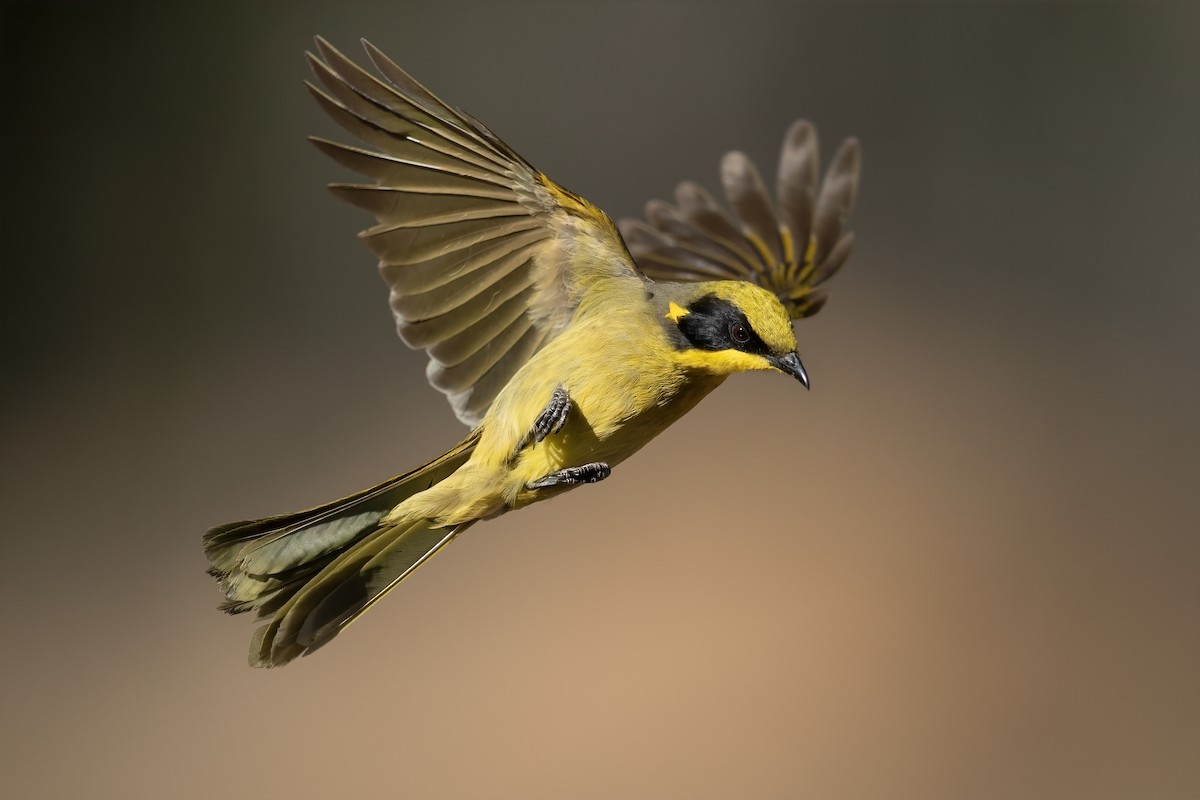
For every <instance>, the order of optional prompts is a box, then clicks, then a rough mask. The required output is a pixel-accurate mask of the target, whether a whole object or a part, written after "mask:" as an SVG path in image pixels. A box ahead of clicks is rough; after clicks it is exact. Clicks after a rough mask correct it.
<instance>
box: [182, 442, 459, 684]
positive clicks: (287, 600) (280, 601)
mask: <svg viewBox="0 0 1200 800" xmlns="http://www.w3.org/2000/svg"><path fill="white" fill-rule="evenodd" d="M478 439H479V432H478V431H473V432H472V433H471V434H470V435H469V436H468V437H467V438H466V439H464V440H463V441H462V442H460V443H459V444H458V445H457V446H455V447H454V448H453V449H451V450H450V451H449V452H447V453H446V454H445V455H443V456H441V457H439V458H437V459H434V460H433V461H431V462H429V463H428V464H426V465H424V466H423V467H420V468H418V469H415V470H413V471H411V472H408V473H405V474H404V475H400V476H398V477H396V478H392V479H391V480H389V481H386V482H384V483H381V484H379V485H378V486H374V487H372V488H370V489H367V490H365V491H362V492H359V493H357V494H354V495H351V496H350V497H347V498H344V499H342V500H337V501H334V502H332V503H327V504H325V505H322V506H318V507H317V508H313V509H310V510H308V511H301V512H298V513H294V514H283V515H279V516H274V517H267V518H265V519H259V520H246V521H242V522H234V523H230V524H228V525H222V526H220V527H217V528H214V529H213V530H211V531H209V533H208V534H207V535H206V536H205V537H204V552H205V554H206V555H207V556H208V560H209V564H210V568H209V570H208V571H209V574H211V575H213V576H214V577H215V578H217V580H218V582H219V583H220V585H221V588H222V590H224V592H225V602H224V603H222V604H221V605H220V606H219V607H220V609H221V610H223V611H226V612H228V613H231V614H238V613H242V612H246V611H252V610H256V611H257V612H258V618H259V619H260V620H263V619H269V620H270V622H269V623H268V624H267V625H264V626H263V627H262V628H260V629H259V631H258V632H257V633H256V635H255V638H254V640H253V641H252V644H251V653H250V661H251V663H252V664H254V665H256V666H274V665H277V664H284V663H287V662H288V661H290V660H291V659H292V658H295V656H297V655H299V654H300V653H302V652H305V651H306V650H311V649H315V647H316V646H319V644H323V643H324V642H326V641H328V640H329V639H331V638H332V637H333V636H334V635H336V633H337V632H338V631H339V630H341V629H342V628H344V627H345V626H346V625H347V624H349V622H350V621H352V620H353V619H354V618H355V617H357V616H358V614H361V613H362V611H364V610H365V609H366V608H367V607H369V606H370V605H371V604H373V603H374V602H375V600H377V599H378V598H379V597H381V596H382V595H383V594H384V593H385V592H386V591H387V590H388V589H389V588H391V586H392V585H394V584H395V583H398V582H399V581H400V580H401V579H402V578H403V577H405V576H406V575H408V574H409V573H410V572H412V570H413V569H415V568H416V567H417V566H419V565H420V564H421V563H424V561H425V560H427V559H428V557H429V556H430V555H432V553H433V552H436V550H438V549H439V548H440V547H441V546H442V545H443V544H445V542H446V541H449V539H451V538H453V536H454V535H455V534H456V533H457V532H458V531H459V530H462V529H463V527H465V526H459V527H458V528H454V529H441V530H440V532H439V533H437V534H433V533H430V531H431V530H433V529H431V528H430V527H429V526H428V524H426V523H423V522H421V523H420V524H415V523H403V524H401V525H400V526H386V527H383V528H380V527H378V523H379V521H380V520H381V519H382V518H383V517H384V515H386V514H387V513H388V511H390V510H391V509H392V508H394V507H395V506H396V505H398V504H399V503H400V502H402V501H403V500H405V499H407V498H408V497H411V496H412V495H414V494H416V493H417V492H420V491H423V490H424V489H426V488H428V487H429V486H432V485H433V484H436V483H438V482H440V481H442V480H444V479H445V478H446V477H447V476H449V475H450V474H451V473H452V472H454V471H455V470H456V469H458V468H459V467H461V466H462V465H463V464H465V463H466V461H467V460H468V458H470V455H471V452H472V451H473V450H474V448H475V444H476V443H477V442H478ZM435 540H436V541H435ZM422 547H425V548H426V549H425V551H424V552H420V553H418V552H417V551H419V550H420V549H421V548H422ZM396 552H401V553H404V554H405V557H397V558H384V561H385V562H386V563H375V564H372V565H371V566H370V568H369V569H367V566H368V562H370V561H371V560H372V559H374V558H375V557H376V556H381V557H382V556H384V554H385V553H396ZM405 558H409V560H410V563H409V564H408V566H406V567H405V566H401V562H403V561H404V560H405ZM359 568H362V569H363V571H362V574H361V580H360V582H361V583H362V585H361V587H360V589H359V590H352V589H351V588H350V586H352V585H353V584H354V581H355V578H354V575H356V574H358V573H357V570H358V569H359ZM385 575H389V577H387V578H386V580H385V579H384V576H385ZM338 587H342V588H340V589H339V588H338ZM334 591H336V596H337V597H338V598H340V599H339V600H334V599H329V602H328V603H324V604H322V601H323V600H325V599H327V598H326V595H328V594H330V593H331V592H334ZM356 592H358V595H361V602H359V603H358V604H357V605H356V604H355V602H354V598H355V597H356V596H358V595H356V594H355V593H356ZM318 606H320V608H321V611H320V612H319V613H318V614H317V615H316V616H314V617H313V620H314V621H313V622H312V624H310V625H309V627H308V629H307V633H306V634H305V635H304V636H303V637H300V638H297V636H298V634H299V633H300V629H301V627H302V626H303V625H304V623H305V620H306V619H307V615H308V613H309V612H313V611H314V610H315V609H317V607H318ZM301 612H303V616H298V615H300V614H301ZM289 615H290V616H289ZM317 620H322V621H320V622H317ZM285 623H286V624H285ZM331 624H332V625H333V626H334V627H332V628H330V627H329V626H330V625H331ZM268 632H269V633H270V636H269V638H266V639H265V640H264V638H263V637H264V636H266V635H267V633H268ZM318 638H319V640H320V641H319V643H318ZM264 648H265V649H264ZM297 648H298V649H297Z"/></svg>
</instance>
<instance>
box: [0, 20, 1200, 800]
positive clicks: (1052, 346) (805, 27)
mask: <svg viewBox="0 0 1200 800" xmlns="http://www.w3.org/2000/svg"><path fill="white" fill-rule="evenodd" d="M2 8H3V11H2V16H0V20H2V37H3V38H2V46H0V56H2V58H3V77H2V78H0V80H2V81H3V86H4V107H5V110H4V113H3V115H2V120H3V121H2V122H0V132H2V137H3V140H2V141H3V150H2V153H3V160H2V165H3V187H4V188H3V192H2V195H0V202H2V203H3V217H2V219H3V222H2V232H3V259H2V260H3V287H4V288H3V293H2V294H3V314H2V315H0V325H2V327H3V348H4V354H3V357H4V365H5V366H4V373H5V377H4V392H3V397H2V399H0V404H2V405H0V426H2V435H0V441H2V442H3V446H2V449H0V471H2V475H0V477H2V480H0V497H2V502H3V508H4V519H5V530H4V534H3V536H4V558H3V573H4V576H3V580H2V581H0V593H2V594H3V597H4V608H5V609H6V613H5V614H4V615H3V617H2V619H0V637H2V641H3V642H4V657H3V659H0V680H2V688H0V691H2V692H3V696H4V697H3V708H4V712H3V714H0V794H3V795H5V796H7V797H21V798H40V797H45V798H68V797H69V798H102V797H120V798H163V797H173V798H192V797H196V798H200V797H204V798H211V797H214V796H216V797H255V798H276V797H279V798H285V797H286V798H296V797H318V796H330V795H332V794H334V793H336V794H339V795H354V794H359V795H361V796H367V795H373V796H374V795H378V796H391V795H400V796H406V797H420V798H431V799H432V798H461V797H489V798H563V797H569V798H610V797H655V798H675V797H679V798H682V797H687V798H728V797H746V798H794V797H819V798H830V799H833V798H922V799H923V800H928V799H929V798H973V799H974V800H986V799H987V798H1028V797H1039V798H1080V797H1088V798H1131V797H1138V798H1194V797H1196V796H1198V795H1200V760H1198V759H1197V753H1200V580H1198V574H1200V503H1198V502H1197V497H1196V493H1197V489H1198V481H1197V479H1198V477H1200V457H1198V452H1200V441H1198V439H1200V437H1198V436H1197V410H1198V409H1200V370H1198V369H1197V364H1198V363H1200V361H1198V356H1200V352H1198V351H1200V341H1198V340H1200V336H1198V334H1200V325H1198V318H1197V317H1198V314H1197V297H1198V296H1200V262H1198V257H1197V252H1198V250H1200V240H1198V237H1197V221H1198V219H1200V160H1198V156H1197V142H1200V102H1198V100H1197V98H1198V97H1200V93H1198V90H1200V16H1198V14H1197V12H1196V10H1195V8H1196V7H1195V6H1190V7H1189V6H1187V5H1185V4H1179V5H1174V6H1172V5H1159V6H1145V5H1141V4H1138V5H1133V4H1130V5H1116V4H1105V5H1088V4H1072V5H1037V4H1024V5H1014V6H1010V5H988V4H970V5H963V6H954V5H949V4H946V5H941V4H919V5H910V4H906V3H885V4H837V5H834V4H821V5H809V4H803V3H778V4H760V3H754V2H737V3H727V4H700V3H696V4H693V3H682V2H661V3H617V2H614V3H604V4H584V3H578V4H568V3H550V2H545V3H538V2H522V3H501V2H490V3H477V4H464V3H450V2H437V3H405V2H388V3H366V2H339V3H337V4H332V3H331V4H317V3H304V4H271V3H199V4H195V3H192V4H176V5H169V4H156V5H143V6H135V5H113V4H102V3H88V4H69V3H17V4H12V3H6V4H5V5H3V7H2ZM317 33H320V34H322V35H324V36H326V37H327V38H329V39H330V40H331V41H332V42H333V43H334V44H335V45H337V46H339V47H341V48H343V49H344V50H346V52H348V53H353V54H354V55H355V57H356V58H357V57H359V54H360V52H361V51H359V49H358V45H357V40H358V38H359V37H367V38H369V39H371V40H372V41H373V42H374V43H375V44H377V45H379V46H380V47H381V48H382V49H383V50H384V51H385V52H387V53H389V54H390V55H391V56H392V57H393V58H394V59H395V60H396V61H398V62H399V63H400V64H401V65H403V66H405V67H406V68H407V69H409V70H410V71H411V72H412V73H413V74H414V75H415V76H417V77H418V79H420V80H421V81H423V82H425V83H426V84H427V85H429V86H430V87H431V88H432V89H433V90H434V91H436V92H438V93H439V94H441V95H442V96H443V97H444V98H446V99H447V100H448V101H449V102H451V103H452V104H456V105H459V106H461V107H462V108H465V109H467V110H469V111H470V112H471V113H472V114H474V115H476V116H477V117H479V118H480V119H481V120H483V121H485V123H486V124H488V125H489V126H490V127H492V128H493V129H494V130H496V131H497V132H498V133H499V134H500V135H501V136H503V137H505V139H507V141H508V142H509V143H510V144H511V145H513V146H514V147H515V148H516V149H517V150H518V151H519V152H521V153H522V154H524V155H525V156H526V157H527V158H529V159H530V160H531V161H532V162H533V163H534V164H536V165H537V166H538V167H539V168H541V169H542V170H544V171H546V172H547V173H549V174H550V175H551V176H553V177H554V178H555V179H556V180H558V181H559V182H561V183H563V184H564V185H566V186H567V187H569V188H571V189H572V190H574V191H576V192H579V193H580V194H582V195H584V196H586V197H587V198H589V199H591V200H592V201H594V202H596V203H597V204H598V205H600V206H601V207H602V208H604V209H606V210H607V211H608V212H609V213H610V214H612V215H613V216H614V217H622V216H630V215H636V214H640V212H641V208H642V204H643V203H644V202H645V201H646V200H648V199H650V198H652V197H666V196H669V194H670V192H671V191H672V189H673V187H674V185H675V183H676V182H677V181H679V180H681V179H684V178H696V179H700V180H702V182H704V183H705V184H706V185H708V186H709V187H710V188H713V189H715V188H717V186H718V183H717V162H718V159H719V157H720V156H721V154H722V153H724V152H725V151H726V150H729V149H733V148H738V149H742V150H744V151H746V152H747V153H748V154H750V155H751V156H752V157H753V158H754V159H755V160H756V161H758V162H759V164H760V165H762V167H763V169H764V172H766V173H767V174H773V172H774V162H775V159H776V156H777V152H778V146H779V142H780V140H781V137H782V135H783V132H784V130H785V129H786V126H787V125H788V123H789V122H790V121H791V120H792V119H794V118H796V117H798V116H805V117H808V118H809V119H812V120H813V121H814V122H815V123H816V124H817V126H818V128H819V130H820V132H821V134H822V136H823V143H824V152H825V153H826V154H830V153H832V151H833V148H834V147H835V146H836V144H837V142H838V141H840V139H841V138H843V137H845V136H847V135H857V136H859V137H860V138H861V139H862V142H863V147H864V153H865V169H864V181H863V186H862V192H861V195H860V203H859V206H858V209H857V211H856V214H855V219H854V227H855V229H856V230H857V232H858V245H857V250H856V252H855V255H854V257H853V258H852V259H851V262H850V265H849V267H848V269H847V270H846V271H845V272H844V273H842V274H841V275H839V276H838V278H837V279H836V280H835V281H834V283H833V284H832V289H833V293H832V299H831V301H830V303H829V305H828V306H827V308H826V309H825V311H823V312H822V313H821V314H820V315H819V316H817V317H816V318H814V319H812V320H809V321H805V322H803V323H801V324H800V325H799V326H798V335H799V339H800V344H801V353H802V355H803V357H804V360H805V363H806V364H807V366H808V368H809V371H810V373H811V374H812V377H813V391H812V392H811V393H805V392H803V391H801V390H799V389H798V387H797V386H796V385H795V382H794V381H789V380H785V379H781V378H779V377H778V376H769V375H749V376H740V377H738V378H735V379H733V380H730V381H729V382H728V383H727V384H726V385H725V386H724V387H723V388H722V389H721V390H720V391H718V392H717V393H716V394H714V395H713V396H712V397H711V398H709V399H708V400H707V401H706V402H705V403H703V404H702V405H701V406H700V407H699V408H698V409H697V410H696V411H695V412H694V413H692V414H691V415H689V416H688V417H687V418H685V419H684V420H683V421H682V422H680V423H679V424H677V425H676V426H675V427H674V428H672V429H671V430H669V431H668V432H667V433H665V434H664V435H663V436H662V437H661V438H660V439H658V440H657V441H656V442H654V443H653V444H652V445H650V446H649V447H648V448H646V449H645V450H644V451H643V452H642V453H640V454H639V455H638V456H637V457H635V458H634V459H632V460H631V461H629V462H628V463H626V464H624V465H623V466H622V467H621V468H620V469H619V470H617V472H616V473H615V475H614V477H613V478H612V479H610V480H608V481H607V482H605V483H603V484H600V485H598V486H595V487H589V488H587V489H586V490H583V491H579V492H575V493H572V494H571V495H569V496H568V497H565V498H562V499H560V500H557V501H555V502H553V503H547V504H543V505H541V506H538V507H534V508H531V509H528V510H526V511H523V512H522V513H520V514H513V515H509V516H508V517H505V518H502V519H500V520H497V521H494V522H490V523H488V524H486V525H482V526H479V527H477V528H474V529H473V530H471V532H470V533H469V535H467V536H465V537H464V538H463V539H461V540H459V541H458V542H457V543H456V544H455V545H454V546H453V547H451V548H449V549H448V550H447V551H446V553H445V554H444V555H443V556H441V557H440V558H438V559H437V560H436V561H435V562H434V563H433V564H432V565H430V566H429V567H428V568H426V569H424V570H422V571H421V572H420V573H419V574H418V575H417V576H416V577H415V578H414V579H413V580H412V581H410V582H408V583H406V584H405V585H404V586H403V587H402V588H400V589H399V590H398V591H397V592H395V593H394V594H393V595H392V596H390V597H388V598H387V601H386V602H384V603H381V604H380V605H379V606H378V607H377V608H376V609H375V610H374V611H372V612H371V613H370V614H369V615H367V616H366V617H365V618H364V619H363V620H362V621H361V622H360V623H358V624H357V625H356V626H355V627H354V629H353V630H352V631H350V632H349V633H347V634H346V635H344V636H342V637H340V638H339V639H338V641H337V643H336V645H335V646H332V647H330V648H328V649H326V650H323V651H322V652H321V653H319V654H318V655H317V656H315V657H313V658H309V659H304V660H302V661H301V662H299V663H296V664H294V665H292V666H289V667H287V668H286V669H282V670H274V671H255V670H251V669H250V668H248V667H247V666H246V663H245V650H246V646H247V643H248V640H249V637H250V633H251V629H252V625H251V622H250V620H249V619H247V618H245V617H241V618H229V617H226V616H224V615H221V614H219V613H217V611H216V610H215V606H216V604H217V603H218V601H219V600H220V597H219V594H218V591H217V588H216V587H215V585H213V583H212V581H211V579H209V578H208V577H207V576H206V575H205V574H204V568H205V566H206V564H205V560H204V557H203V555H202V553H201V549H200V535H201V534H202V533H203V531H204V530H205V529H207V528H208V527H210V526H212V525H215V524H218V523H222V522H226V521H229V520H231V519H238V518H245V517H253V516H263V515H266V514H271V513H278V512H283V511H288V510H293V509H295V508H299V507H306V506H309V505H312V504H314V503H316V502H319V501H324V500H327V499H330V498H333V497H336V496H340V495H344V494H347V493H349V492H351V491H354V490H357V489H359V488H362V487H364V486H366V485H369V484H372V483H375V482H377V481H379V480H381V479H383V478H386V477H389V476H391V475H393V474H396V473H399V472H401V471H404V470H406V469H408V468H410V467H412V466H414V465H415V464H417V463H420V462H423V461H425V460H426V459H428V458H430V457H432V456H434V455H436V454H438V453H440V452H441V451H442V450H443V449H444V448H445V447H447V446H448V445H449V444H450V443H452V442H455V441H457V440H458V439H459V438H460V436H461V435H462V434H463V432H464V429H463V428H462V427H461V426H460V425H459V423H458V422H457V421H456V420H455V419H454V417H453V415H452V414H451V412H450V410H449V408H448V406H447V405H446V403H445V402H444V401H443V399H442V396H441V395H440V394H438V393H437V392H435V391H434V390H432V389H431V388H429V387H428V386H427V385H426V383H425V381H424V373H423V368H424V363H425V359H424V357H423V356H421V355H419V354H414V353H412V352H409V351H408V350H406V349H405V348H404V347H403V346H402V345H401V343H400V342H399V341H398V340H397V339H396V337H395V335H394V333H393V326H392V321H391V318H390V315H389V312H388V308H387V302H386V291H385V289H384V287H383V284H382V282H381V281H380V279H379V277H378V276H377V274H376V272H375V268H374V262H373V259H372V257H371V256H370V255H369V254H368V253H367V251H366V250H365V248H363V247H362V246H361V245H360V244H359V243H358V242H356V241H355V236H354V234H355V232H356V231H357V230H359V229H361V228H364V227H366V226H367V224H368V222H369V219H368V217H367V215H366V214H365V213H363V212H361V211H358V210H356V209H353V208H351V207H348V206H344V205H343V204H341V203H340V202H338V201H337V200H336V199H335V198H333V197H331V196H329V195H328V194H327V193H326V191H325V189H324V188H323V187H324V184H325V183H327V182H329V181H334V180H346V179H348V178H350V177H352V176H350V175H348V174H347V173H346V172H345V171H343V170H342V169H340V168H339V167H337V166H336V165H335V164H333V163H331V162H328V161H327V160H325V159H323V158H322V157H321V156H320V154H319V153H317V152H316V151H315V150H314V149H313V148H312V147H311V146H310V145H309V144H307V142H306V141H305V136H306V135H308V134H322V135H326V136H335V137H340V138H342V139H343V140H345V139H346V138H348V137H347V136H346V135H344V134H342V133H341V132H340V131H338V130H337V129H336V128H335V126H334V125H333V124H332V123H331V122H330V121H328V120H327V119H325V118H324V117H323V115H322V113H321V112H320V110H319V109H318V108H317V107H316V105H315V104H314V103H313V102H312V101H311V99H310V98H309V97H308V96H307V95H306V93H305V92H304V91H303V89H302V86H301V83H300V81H301V79H302V78H304V77H306V74H307V69H306V67H305V64H304V62H303V59H302V58H301V53H302V52H303V50H305V49H306V48H309V47H311V36H312V35H313V34H317Z"/></svg>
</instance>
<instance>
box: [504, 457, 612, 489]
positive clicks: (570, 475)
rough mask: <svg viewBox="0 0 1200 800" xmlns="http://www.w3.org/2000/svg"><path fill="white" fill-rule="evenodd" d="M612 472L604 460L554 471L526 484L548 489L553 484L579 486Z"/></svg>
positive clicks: (533, 487)
mask: <svg viewBox="0 0 1200 800" xmlns="http://www.w3.org/2000/svg"><path fill="white" fill-rule="evenodd" d="M611 474H612V468H611V467H609V466H608V464H605V463H604V462H603V461H595V462H593V463H591V464H584V465H583V466H581V467H567V468H566V469H562V470H559V471H558V472H552V473H550V474H549V475H547V476H546V477H544V478H538V479H537V480H536V481H530V482H529V483H527V484H525V487H526V488H528V489H547V488H549V487H551V486H578V485H580V484H582V483H598V482H600V481H602V480H604V479H605V478H607V477H608V476H609V475H611Z"/></svg>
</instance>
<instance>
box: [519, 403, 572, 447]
mask: <svg viewBox="0 0 1200 800" xmlns="http://www.w3.org/2000/svg"><path fill="white" fill-rule="evenodd" d="M570 415H571V396H570V395H569V394H567V390H566V389H564V388H563V387H561V386H559V387H558V388H557V389H555V390H554V394H552V395H550V402H549V403H547V404H546V408H545V409H543V410H542V413H541V414H538V418H537V419H535V420H534V421H533V427H532V428H530V429H529V431H528V433H526V434H525V435H524V436H523V437H522V438H521V441H520V443H519V444H517V446H516V448H514V449H513V454H512V457H513V458H516V456H517V454H518V453H520V452H521V451H522V450H524V449H525V448H526V447H528V446H529V445H530V443H531V440H532V443H533V444H536V443H538V442H540V441H542V439H545V438H546V437H547V436H549V435H550V434H552V433H558V432H559V431H561V430H562V427H563V425H566V424H567V417H569V416H570Z"/></svg>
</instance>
